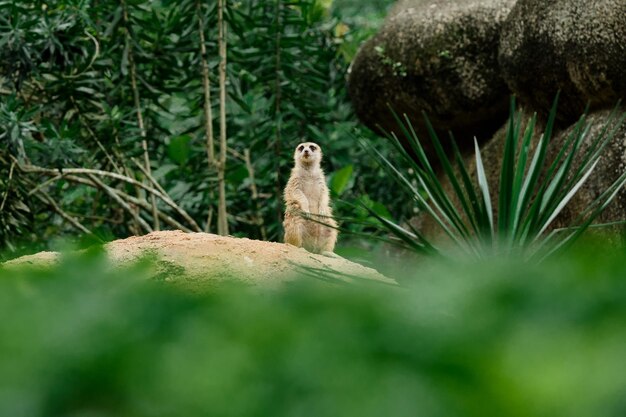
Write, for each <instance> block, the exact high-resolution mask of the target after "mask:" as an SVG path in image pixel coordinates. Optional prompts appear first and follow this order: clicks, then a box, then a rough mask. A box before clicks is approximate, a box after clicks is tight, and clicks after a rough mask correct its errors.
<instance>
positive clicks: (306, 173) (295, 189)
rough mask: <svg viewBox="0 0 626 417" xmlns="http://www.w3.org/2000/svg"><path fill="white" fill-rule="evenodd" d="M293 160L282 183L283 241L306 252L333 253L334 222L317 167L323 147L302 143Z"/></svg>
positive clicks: (324, 184)
mask: <svg viewBox="0 0 626 417" xmlns="http://www.w3.org/2000/svg"><path fill="white" fill-rule="evenodd" d="M293 159H294V162H295V165H294V167H293V169H292V170H291V176H290V177H289V181H287V185H286V186H285V221H284V222H283V226H284V228H285V243H290V244H292V245H294V246H298V247H302V248H305V249H306V250H308V251H309V252H313V253H322V254H325V255H333V250H334V249H335V243H336V242H337V229H335V227H337V223H336V222H335V220H334V219H333V217H332V216H333V212H332V209H331V208H330V197H329V191H328V187H327V186H326V178H325V177H324V171H322V168H321V167H320V163H321V161H322V149H321V148H320V147H319V145H317V144H315V143H312V142H305V143H301V144H299V145H298V146H297V147H296V151H295V152H294V156H293ZM307 215H309V216H310V218H311V219H312V220H309V219H307ZM318 222H321V223H325V224H327V225H329V226H331V227H329V226H325V225H323V224H320V223H318Z"/></svg>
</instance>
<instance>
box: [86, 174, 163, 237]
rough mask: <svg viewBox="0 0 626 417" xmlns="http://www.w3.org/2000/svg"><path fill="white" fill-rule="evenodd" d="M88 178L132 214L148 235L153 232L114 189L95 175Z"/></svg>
mask: <svg viewBox="0 0 626 417" xmlns="http://www.w3.org/2000/svg"><path fill="white" fill-rule="evenodd" d="M87 178H89V179H90V180H91V182H93V183H94V184H95V185H96V186H97V187H98V188H100V189H101V190H102V191H104V192H105V193H106V194H107V195H108V196H109V197H111V199H113V201H115V202H116V203H117V204H119V205H120V206H121V207H122V208H123V209H124V210H126V211H127V212H128V214H130V215H131V216H132V217H133V218H134V219H135V221H136V222H137V223H139V225H140V226H141V227H142V228H143V229H144V230H145V231H146V232H148V233H150V232H152V231H153V230H152V228H151V227H150V225H149V224H148V223H146V221H145V220H144V219H142V218H141V216H140V215H139V213H137V212H136V211H135V210H133V209H132V207H130V205H128V203H127V202H126V201H124V200H122V199H121V198H120V196H119V195H117V194H116V193H115V192H114V191H113V189H112V188H111V187H109V186H108V185H106V184H105V183H103V182H102V181H100V180H99V179H98V178H96V176H95V175H93V174H89V175H87Z"/></svg>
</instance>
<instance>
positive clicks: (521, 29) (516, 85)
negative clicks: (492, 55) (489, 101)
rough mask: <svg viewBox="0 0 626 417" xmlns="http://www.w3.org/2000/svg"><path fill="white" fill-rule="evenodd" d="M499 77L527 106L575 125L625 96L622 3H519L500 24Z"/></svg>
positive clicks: (625, 6) (610, 0)
mask: <svg viewBox="0 0 626 417" xmlns="http://www.w3.org/2000/svg"><path fill="white" fill-rule="evenodd" d="M499 63H500V68H501V70H502V76H503V77H504V79H505V80H506V82H507V83H508V85H509V87H510V88H511V90H512V91H513V92H515V93H516V94H517V95H518V96H519V97H520V98H521V99H522V100H523V101H524V102H525V103H526V104H528V105H530V106H531V107H532V108H533V109H535V110H537V111H538V112H547V111H548V109H549V108H550V104H551V103H552V101H553V99H554V96H555V94H556V92H557V91H558V90H561V92H562V94H561V99H560V101H559V117H560V118H561V119H562V120H563V121H565V122H573V121H575V120H576V119H577V118H578V117H579V116H580V114H582V112H583V110H584V108H585V106H586V105H587V103H591V105H592V107H593V108H601V107H612V106H614V105H615V103H616V102H617V100H618V98H624V97H626V1H624V0H518V1H517V3H516V4H515V6H514V7H513V9H512V11H511V13H510V14H509V16H508V18H507V19H506V21H505V22H504V24H503V25H502V35H501V41H500V50H499Z"/></svg>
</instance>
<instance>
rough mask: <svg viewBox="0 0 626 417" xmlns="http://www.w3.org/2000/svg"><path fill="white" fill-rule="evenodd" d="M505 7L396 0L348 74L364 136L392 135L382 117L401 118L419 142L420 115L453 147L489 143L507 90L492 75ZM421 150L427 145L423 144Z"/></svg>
mask: <svg viewBox="0 0 626 417" xmlns="http://www.w3.org/2000/svg"><path fill="white" fill-rule="evenodd" d="M513 3H514V1H513V0H478V1H467V0H454V1H449V0H404V1H400V2H398V4H396V6H395V7H394V8H393V9H392V11H391V13H390V15H389V16H388V18H387V20H386V21H385V23H384V25H383V27H382V29H381V30H380V32H379V33H378V34H377V35H376V36H375V37H374V38H372V39H371V40H369V41H368V42H366V43H365V44H364V45H363V46H362V48H361V50H360V51H359V53H358V54H357V56H356V57H355V59H354V62H353V64H352V66H351V70H350V75H349V92H350V96H351V99H352V102H353V104H354V108H355V110H356V113H357V115H358V117H359V118H360V119H361V121H363V123H365V124H366V125H367V126H368V127H370V128H371V129H374V130H377V125H380V126H381V127H382V128H383V129H385V130H387V131H395V130H396V129H397V127H396V123H395V121H394V119H393V117H392V115H391V113H390V111H389V109H388V105H390V106H391V107H392V108H393V109H394V110H395V111H396V112H397V113H399V114H401V113H407V115H408V116H409V117H410V119H411V121H412V123H413V124H414V126H415V127H416V129H417V130H418V135H419V136H420V138H422V137H423V138H424V139H426V137H427V136H426V135H425V133H424V124H423V120H422V117H421V112H422V111H425V112H426V113H427V114H428V117H429V118H430V120H431V122H432V123H433V125H434V127H435V128H436V129H437V130H439V131H440V132H443V133H444V136H442V137H443V138H446V137H447V133H446V132H447V131H448V130H452V131H453V132H454V133H455V136H456V138H457V141H459V142H460V143H461V145H464V144H466V145H471V143H472V139H473V137H474V136H475V135H476V136H478V137H479V138H485V139H486V138H489V137H491V135H492V134H493V132H495V130H496V129H497V128H498V127H499V126H501V125H502V123H503V122H504V120H505V119H506V114H507V101H508V97H509V94H510V93H509V90H508V88H507V86H506V84H505V82H504V80H503V79H502V78H501V76H500V71H499V68H498V42H499V39H500V26H501V23H502V22H503V21H504V19H505V18H506V16H507V14H508V12H509V10H510V9H511V7H512V6H513ZM424 142H426V143H428V142H429V141H428V140H425V141H424Z"/></svg>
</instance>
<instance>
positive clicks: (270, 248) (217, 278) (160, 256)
mask: <svg viewBox="0 0 626 417" xmlns="http://www.w3.org/2000/svg"><path fill="white" fill-rule="evenodd" d="M104 247H105V249H106V251H107V252H108V256H109V258H110V259H111V261H112V262H113V263H114V264H116V265H120V266H124V265H128V264H129V263H132V262H133V261H136V260H138V259H140V258H141V257H145V256H149V257H154V258H155V259H156V261H155V262H154V267H155V271H154V276H155V277H156V278H159V279H163V280H165V281H177V282H180V283H181V284H185V285H190V286H192V287H210V286H214V285H215V284H217V283H219V282H221V281H224V280H230V279H233V278H234V279H235V280H237V281H243V282H245V283H249V284H252V285H260V286H265V287H277V286H280V285H281V284H283V283H285V282H288V281H293V280H295V279H307V278H306V276H307V275H308V276H309V277H310V279H319V280H329V282H333V281H335V282H336V280H337V278H336V277H329V276H327V272H328V271H336V272H339V273H340V274H342V275H343V277H342V278H341V280H343V281H354V280H360V279H364V280H367V281H376V282H381V283H388V284H395V281H393V280H391V279H389V278H387V277H385V276H383V275H381V274H380V273H378V272H377V271H375V270H373V269H371V268H366V267H364V266H362V265H359V264H356V263H354V262H350V261H348V260H346V259H343V258H340V257H336V258H332V257H328V256H323V255H316V254H312V253H309V252H307V251H306V250H304V249H302V248H297V247H295V246H291V245H287V244H284V243H274V242H263V241H259V240H250V239H245V238H244V239H240V238H234V237H225V236H217V235H213V234H208V233H184V232H181V231H160V232H153V233H150V234H148V235H145V236H133V237H130V238H127V239H121V240H116V241H113V242H110V243H108V244H106V245H105V246H104ZM58 259H59V253H57V252H40V253H37V254H34V255H28V256H23V257H21V258H18V259H14V260H12V261H9V262H7V263H6V264H5V265H6V266H8V267H11V266H15V265H24V264H30V265H35V266H40V265H41V266H46V265H51V264H54V263H55V262H57V261H58ZM303 269H304V270H308V271H309V273H308V274H302V273H299V272H302V271H303ZM324 271H326V272H324ZM303 275H304V277H305V278H302V276H303ZM351 276H353V277H355V278H350V277H351ZM296 277H300V278H296ZM356 277H358V278H356Z"/></svg>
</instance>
